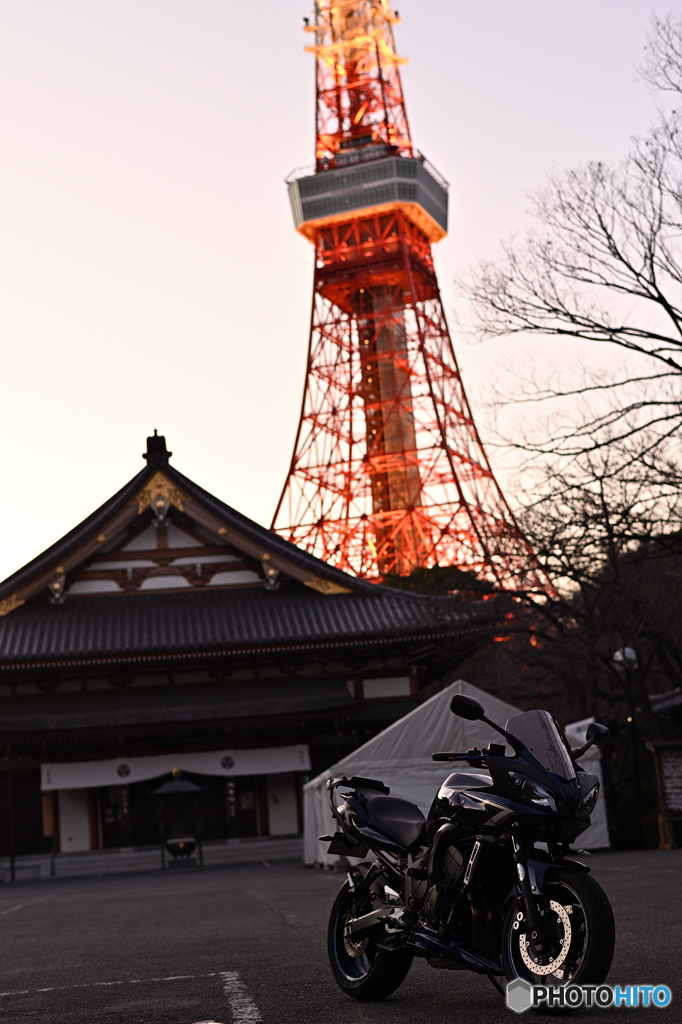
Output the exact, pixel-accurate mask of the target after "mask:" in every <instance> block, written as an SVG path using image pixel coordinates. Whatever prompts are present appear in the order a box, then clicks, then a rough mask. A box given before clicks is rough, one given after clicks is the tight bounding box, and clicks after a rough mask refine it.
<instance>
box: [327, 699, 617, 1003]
mask: <svg viewBox="0 0 682 1024" xmlns="http://www.w3.org/2000/svg"><path fill="white" fill-rule="evenodd" d="M450 708H451V710H452V712H453V713H454V714H455V715H459V716H460V717H462V718H465V719H468V720H470V721H477V720H480V721H483V722H485V723H486V724H487V725H489V726H491V727H492V728H493V729H495V730H496V731H497V732H498V733H499V734H500V735H501V736H503V737H504V740H505V743H490V744H489V745H488V747H487V748H486V749H483V750H480V749H478V748H476V747H474V748H472V749H470V750H467V751H466V752H465V753H435V754H433V755H432V757H433V760H434V761H444V762H455V761H462V762H466V763H467V764H468V765H469V767H470V768H475V769H487V774H482V773H481V774H473V773H470V772H455V773H454V774H452V775H450V776H449V777H448V778H447V779H446V780H445V781H444V782H443V784H442V786H441V788H440V789H439V791H438V794H437V795H436V797H435V799H434V801H433V804H432V806H431V810H430V812H429V814H428V816H427V817H426V819H425V818H424V815H423V814H422V812H421V811H420V809H419V808H418V807H417V806H416V805H415V804H412V803H410V802H408V801H407V800H400V799H396V798H395V797H391V796H390V795H389V793H390V790H389V788H388V787H387V786H384V785H383V783H381V782H379V781H377V780H374V779H365V778H360V777H356V776H353V777H352V778H345V777H341V778H332V779H329V781H328V782H327V789H328V793H329V799H330V805H331V810H332V815H333V817H334V820H335V822H336V824H337V826H338V831H337V832H336V833H335V834H334V835H333V836H321V837H320V838H321V839H322V840H325V841H329V842H330V846H329V852H330V853H331V854H333V855H337V856H342V857H348V858H353V859H355V858H361V859H362V858H365V857H366V856H367V853H368V850H371V851H372V853H373V856H374V859H373V860H372V861H369V860H364V861H361V863H359V864H357V865H356V866H353V867H350V869H349V870H348V873H347V877H346V880H345V882H344V884H343V885H342V887H341V890H340V891H339V893H338V896H337V897H336V900H335V902H334V905H333V907H332V911H331V916H330V920H329V928H328V942H327V946H328V953H329V961H330V965H331V969H332V972H333V974H334V978H335V979H336V981H337V982H338V984H339V986H340V987H341V988H342V989H343V991H344V992H346V993H347V994H348V995H350V996H353V997H354V998H355V999H360V1000H378V999H385V998H386V997H387V996H389V995H390V994H391V993H392V992H394V991H395V990H396V989H397V988H398V986H399V985H400V984H401V983H402V982H403V981H404V979H405V977H406V976H407V973H408V971H409V969H410V965H411V963H412V960H413V958H414V957H415V956H417V957H423V958H424V959H425V960H426V961H427V963H429V964H430V965H431V966H432V967H437V968H446V969H450V970H469V971H474V972H476V973H478V974H481V975H485V976H487V977H488V978H489V979H490V980H491V982H492V983H493V985H494V986H495V987H496V988H497V989H498V991H499V992H500V993H501V994H502V993H503V989H502V987H501V985H500V984H499V982H498V981H497V979H498V978H500V977H506V979H507V980H508V981H511V980H513V979H515V978H523V979H525V980H526V981H528V982H530V983H531V984H532V985H539V984H542V985H554V986H556V987H558V986H562V985H568V984H595V985H599V984H601V983H602V982H603V981H604V979H605V978H606V975H607V974H608V971H609V968H610V966H611V960H612V958H613V950H614V945H615V925H614V920H613V912H612V910H611V906H610V904H609V901H608V899H607V897H606V894H605V893H604V891H603V889H602V888H601V887H600V886H599V885H598V884H597V882H596V881H595V880H594V879H593V878H592V877H591V875H590V874H589V868H588V867H587V866H586V865H585V864H583V863H582V861H581V860H579V859H578V855H582V854H585V851H582V850H575V849H572V847H571V844H572V843H573V842H574V841H575V840H576V839H577V837H578V836H579V835H580V834H581V833H582V832H584V831H585V829H586V828H587V827H588V825H589V824H590V814H591V812H592V810H593V809H594V806H595V804H596V802H597V797H598V796H599V780H598V778H597V776H595V775H590V774H589V773H588V772H586V771H584V770H583V769H582V768H581V767H580V765H579V764H578V763H577V762H578V761H579V759H580V758H581V757H582V756H583V755H584V754H585V753H586V752H587V750H588V749H589V748H590V747H591V746H592V744H593V743H595V742H597V743H602V742H604V741H605V740H606V739H607V738H608V735H609V731H608V729H606V728H605V727H604V726H602V725H598V724H596V723H594V724H592V725H590V726H589V728H588V730H587V736H586V743H585V744H584V745H583V746H581V747H579V748H577V749H574V750H571V749H570V747H569V746H568V744H567V743H566V741H565V739H564V737H563V734H562V733H561V732H560V730H559V728H558V726H557V724H556V722H555V721H554V719H553V718H552V716H551V715H550V714H549V713H548V712H547V711H529V712H526V713H524V714H520V715H516V716H515V717H514V718H511V719H509V721H508V722H507V723H506V728H504V729H503V728H501V727H500V726H498V725H496V724H495V723H494V722H491V721H490V720H489V719H488V718H486V715H485V711H484V708H483V706H482V705H481V703H480V702H479V701H477V700H475V699H474V698H472V697H466V696H463V695H457V696H455V697H453V698H452V702H451V705H450ZM506 744H508V745H509V747H510V748H511V750H512V751H513V753H512V754H511V756H507V755H506ZM339 798H340V800H341V802H339ZM587 856H589V854H587Z"/></svg>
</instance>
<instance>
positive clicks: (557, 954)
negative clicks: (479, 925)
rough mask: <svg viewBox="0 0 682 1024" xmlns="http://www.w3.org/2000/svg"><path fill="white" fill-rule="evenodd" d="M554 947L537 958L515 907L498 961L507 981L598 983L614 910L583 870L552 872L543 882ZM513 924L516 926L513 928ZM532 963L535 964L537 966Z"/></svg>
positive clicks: (606, 962)
mask: <svg viewBox="0 0 682 1024" xmlns="http://www.w3.org/2000/svg"><path fill="white" fill-rule="evenodd" d="M545 892H546V895H547V897H548V905H547V906H546V908H545V912H546V913H548V914H549V918H550V924H551V927H553V929H554V932H555V936H556V943H555V945H554V946H553V947H552V948H551V949H548V950H546V951H545V954H544V955H542V954H536V951H535V950H534V948H533V945H532V940H531V939H530V938H529V936H528V935H527V934H526V925H525V922H524V921H523V920H519V917H518V915H519V911H518V907H517V905H516V904H514V905H513V906H512V907H511V908H510V910H509V912H508V913H507V917H506V919H505V922H504V929H503V933H502V963H503V966H504V971H505V974H506V975H507V980H508V981H512V980H513V979H514V978H523V979H524V980H525V981H529V982H530V983H531V985H553V986H554V987H555V988H559V987H560V986H562V985H601V984H602V982H603V981H604V980H605V978H606V975H607V974H608V973H609V968H610V967H611V961H612V959H613V951H614V947H615V942H616V928H615V923H614V920H613V911H612V910H611V904H610V903H609V901H608V898H607V896H606V893H605V892H604V890H603V889H602V887H601V886H600V885H599V884H598V883H597V882H595V880H594V879H593V878H592V877H591V876H590V875H588V874H587V873H586V872H584V871H579V870H576V869H572V868H560V869H558V870H554V871H553V872H552V875H551V876H550V878H549V879H548V880H547V882H546V884H545ZM514 924H516V925H517V927H516V928H514ZM535 964H537V965H538V966H537V967H536V966H535Z"/></svg>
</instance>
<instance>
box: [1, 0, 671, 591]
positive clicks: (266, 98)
mask: <svg viewBox="0 0 682 1024" xmlns="http://www.w3.org/2000/svg"><path fill="white" fill-rule="evenodd" d="M395 5H396V6H397V8H398V10H399V11H400V14H401V16H402V17H403V19H404V20H403V24H402V25H401V26H399V28H398V29H397V33H396V35H397V44H398V49H399V51H400V52H401V53H402V54H403V55H405V56H407V57H409V58H410V63H409V64H408V65H407V67H406V68H405V70H404V73H403V83H404V87H405V93H406V98H407V106H408V114H409V117H410V121H411V126H412V132H413V138H414V141H415V144H416V145H417V146H418V147H419V148H420V149H422V150H423V151H424V152H425V153H426V155H427V156H428V157H429V159H430V160H431V161H432V162H433V163H434V164H435V165H436V167H437V168H438V169H439V170H440V171H441V172H442V173H443V174H444V175H445V177H446V178H448V179H449V181H450V182H451V193H450V196H451V199H450V209H451V213H450V235H449V237H448V238H447V239H446V240H445V241H444V242H442V243H441V244H440V245H439V246H438V249H437V265H438V269H439V276H440V281H441V286H442V288H443V293H444V296H445V300H446V304H447V305H448V306H449V307H452V306H453V304H454V302H455V298H454V287H453V285H452V281H453V279H454V278H455V276H456V275H457V274H458V273H460V272H461V271H462V270H463V269H464V268H466V267H467V266H468V265H469V264H471V263H472V262H474V261H476V260H478V259H481V258H485V257H490V256H493V255H494V254H495V251H496V249H497V244H498V239H500V238H502V237H505V236H508V235H509V234H510V233H511V232H513V231H515V230H519V229H522V228H523V226H524V225H525V224H526V223H527V221H528V219H527V215H526V208H527V206H528V201H527V199H526V193H527V192H528V191H529V190H531V189H532V188H534V187H535V186H537V185H539V184H541V183H542V180H543V177H544V175H545V172H546V171H547V170H549V169H551V168H552V167H554V168H559V167H563V166H569V165H573V164H576V163H580V162H582V161H585V160H589V159H600V160H605V161H611V160H617V159H618V158H620V157H621V156H622V155H623V154H624V153H625V151H626V149H627V146H628V140H629V137H630V136H631V135H632V134H634V133H637V132H641V131H643V130H644V129H645V127H646V125H647V123H648V122H649V121H650V120H651V117H652V115H653V112H654V101H653V99H652V98H651V97H650V95H649V94H648V93H647V91H646V88H645V87H644V86H643V85H642V84H641V83H640V82H639V81H638V80H637V77H636V75H635V72H634V65H635V64H636V62H637V61H639V59H640V57H641V51H642V45H643V42H644V36H645V34H646V31H647V26H648V22H649V15H650V7H649V5H648V4H647V3H644V2H640V0H598V2H595V0H590V2H588V0H573V2H572V3H570V4H566V3H561V4H560V3H558V2H556V0H553V2H552V0H516V2H515V3H511V2H510V0H484V2H479V3H475V4H473V3H471V2H468V3H465V2H463V0H396V4H395ZM308 6H309V5H308V4H307V3H306V0H296V2H294V0H284V2H274V0H262V2H261V3H259V4H256V3H254V2H253V0H251V2H242V3H235V2H234V0H192V2H191V3H190V2H189V0H116V2H113V0H98V2H97V3H93V2H92V0H31V2H30V3H16V2H12V0H3V2H2V3H0V121H1V125H2V127H1V133H0V138H1V139H2V147H3V156H2V162H1V165H0V166H1V170H0V175H1V188H0V338H1V344H2V368H3V372H2V375H1V377H0V394H1V401H2V413H3V424H4V430H3V443H2V447H1V448H0V464H1V472H2V482H3V489H4V495H5V497H4V500H3V502H2V504H1V505H0V515H1V517H2V523H1V531H0V536H2V538H3V542H2V545H1V546H0V578H4V577H5V576H6V575H7V574H9V573H10V572H12V571H14V570H15V569H17V568H19V567H20V566H21V565H22V564H24V563H25V562H26V561H27V560H28V559H29V558H31V557H33V556H34V555H36V554H37V553H39V551H41V550H42V549H43V548H44V547H46V546H47V545H48V544H50V543H52V542H53V541H54V540H56V539H57V538H58V537H59V536H61V535H62V534H63V533H64V532H66V531H67V530H68V529H70V528H71V527H72V526H73V525H75V524H76V522H78V521H79V520H80V519H81V518H83V517H84V516H86V515H87V514H89V513H90V512H91V511H92V510H93V509H94V508H95V507H96V506H97V505H98V504H99V503H101V502H102V501H104V500H105V499H106V498H108V497H109V496H110V494H111V493H113V492H114V491H115V490H116V489H117V488H118V487H120V486H121V485H122V484H123V483H125V482H126V481H127V480H128V479H129V478H130V477H131V476H132V475H133V474H134V473H136V472H137V471H138V470H139V469H140V468H141V466H142V465H143V463H142V461H141V459H140V454H141V452H142V451H143V448H144V440H145V437H146V435H147V434H148V433H151V431H152V430H153V428H154V427H157V428H158V429H159V432H160V433H164V434H165V435H166V436H167V439H168V442H169V446H170V448H171V449H172V450H173V452H174V453H175V457H174V460H173V462H174V464H175V465H176V466H177V468H178V469H180V470H181V471H183V472H184V473H186V474H188V475H189V476H191V477H193V478H194V479H195V480H196V481H197V482H198V483H200V484H202V485H203V486H204V487H207V488H208V489H209V490H211V491H213V492H214V493H215V494H216V495H218V496H219V497H220V498H222V499H223V500H225V501H227V502H229V503H230V504H232V505H234V506H235V507H236V508H238V509H239V510H240V511H242V512H244V513H246V514H247V515H249V516H252V517H253V518H254V519H256V520H258V521H260V522H262V523H264V524H266V525H268V524H269V521H270V517H271V515H272V512H273V510H274V506H275V503H276V500H277V497H278V495H279V491H280V489H281V486H282V484H283V481H284V477H285V473H286V469H287V466H288V461H289V458H290V455H291V447H292V444H293V440H294V434H295V430H296V425H297V417H298V411H299V406H300V397H301V390H302V386H303V373H304V364H305V355H306V344H307V327H308V318H309V303H310V292H311V285H312V249H311V247H310V246H309V244H308V243H307V242H305V241H304V240H303V239H302V238H300V237H299V236H298V235H296V234H295V232H294V229H293V226H292V223H291V218H290V213H289V208H288V203H287V197H286V192H285V188H284V184H283V178H284V177H285V175H286V174H287V173H288V172H289V171H290V170H291V169H292V168H293V167H297V166H301V165H305V164H308V163H310V162H311V161H312V156H313V126H314V109H313V104H314V89H313V84H314V79H313V59H312V57H310V56H309V55H307V54H305V53H304V52H303V46H304V45H305V42H306V38H305V37H304V35H303V33H302V31H301V28H302V17H303V16H304V15H307V14H309V10H308ZM659 13H664V11H661V12H659ZM455 340H456V345H457V349H458V354H459V357H460V360H461V363H462V366H463V372H464V377H465V383H466V385H467V386H468V388H469V390H470V393H471V396H472V398H473V400H474V409H475V407H476V396H477V394H478V393H480V391H481V389H482V388H483V386H484V385H485V383H486V380H487V378H488V375H489V372H490V365H491V361H495V360H496V358H497V356H496V354H495V353H496V352H497V351H498V349H496V348H492V347H487V346H478V347H472V346H471V345H468V344H467V343H465V341H464V340H458V339H455ZM558 355H559V356H561V353H558ZM481 425H482V426H484V424H481ZM483 433H484V434H485V429H484V431H483Z"/></svg>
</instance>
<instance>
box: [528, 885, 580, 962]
mask: <svg viewBox="0 0 682 1024" xmlns="http://www.w3.org/2000/svg"><path fill="white" fill-rule="evenodd" d="M549 908H550V910H552V911H553V912H554V913H555V914H556V916H557V917H558V918H559V923H560V924H561V926H562V928H563V930H564V934H563V938H561V939H560V940H559V941H560V947H559V952H558V954H557V955H556V956H554V957H550V958H549V961H548V963H546V964H541V963H540V957H536V956H534V955H533V949H532V946H531V942H530V939H529V938H528V935H527V934H525V933H522V932H519V933H517V934H518V936H519V953H520V954H521V959H522V960H523V962H524V964H525V965H526V967H527V968H528V970H529V971H531V972H532V973H533V974H538V975H541V976H542V975H545V974H554V972H555V971H557V970H559V969H560V968H561V966H562V965H563V963H564V961H565V960H566V957H567V956H568V951H569V949H570V948H571V935H572V932H571V919H570V917H569V916H568V911H567V910H566V907H564V906H562V905H561V903H557V902H556V900H550V901H549ZM542 959H543V960H544V957H543V958H542Z"/></svg>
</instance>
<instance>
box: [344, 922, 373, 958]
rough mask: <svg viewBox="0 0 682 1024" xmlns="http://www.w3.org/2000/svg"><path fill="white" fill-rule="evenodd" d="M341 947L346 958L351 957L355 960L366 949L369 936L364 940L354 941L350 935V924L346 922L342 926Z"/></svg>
mask: <svg viewBox="0 0 682 1024" xmlns="http://www.w3.org/2000/svg"><path fill="white" fill-rule="evenodd" d="M343 945H344V946H345V949H346V953H348V956H352V957H353V959H354V960H355V959H356V958H357V957H359V956H362V954H363V953H364V952H365V950H366V949H367V946H368V945H369V936H366V938H364V939H354V938H353V936H352V934H351V930H350V923H349V922H348V921H347V922H346V923H345V924H344V926H343Z"/></svg>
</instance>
